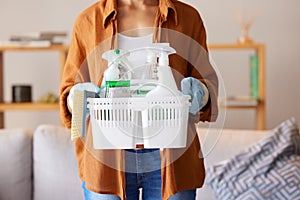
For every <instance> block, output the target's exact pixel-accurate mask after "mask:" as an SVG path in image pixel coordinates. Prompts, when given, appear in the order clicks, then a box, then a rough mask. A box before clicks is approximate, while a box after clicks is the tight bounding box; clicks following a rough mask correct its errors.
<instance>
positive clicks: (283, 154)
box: [206, 118, 300, 200]
mask: <svg viewBox="0 0 300 200" xmlns="http://www.w3.org/2000/svg"><path fill="white" fill-rule="evenodd" d="M299 163H300V135H299V130H298V127H297V125H296V120H295V119H294V118H291V119H289V120H287V121H285V122H283V123H282V124H280V125H279V126H278V127H277V128H275V129H273V130H272V132H271V133H270V134H269V135H268V136H267V137H265V138H263V139H262V140H260V141H258V142H256V143H254V144H253V145H251V146H250V147H249V148H247V149H245V150H244V151H242V152H240V153H238V154H236V155H235V156H233V157H232V158H230V159H228V160H225V161H223V162H220V163H218V164H214V165H212V166H211V167H209V168H208V170H207V180H206V184H208V185H209V186H210V187H211V188H212V190H213V191H214V193H215V195H216V197H217V199H220V200H223V199H226V200H231V199H232V200H233V199H234V200H239V199H297V198H299V196H300V164H299Z"/></svg>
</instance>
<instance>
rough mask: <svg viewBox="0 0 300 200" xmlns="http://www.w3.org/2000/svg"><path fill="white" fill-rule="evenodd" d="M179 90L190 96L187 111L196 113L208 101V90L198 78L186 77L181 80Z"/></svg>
mask: <svg viewBox="0 0 300 200" xmlns="http://www.w3.org/2000/svg"><path fill="white" fill-rule="evenodd" d="M181 92H182V93H183V94H184V95H190V96H191V106H190V108H189V112H190V113H192V114H194V115H196V114H197V113H198V112H199V111H200V110H201V108H202V107H203V106H205V105H206V103H207V101H208V90H207V88H206V86H205V85H204V84H203V83H201V82H200V81H199V80H198V79H195V78H193V77H187V78H184V79H182V81H181Z"/></svg>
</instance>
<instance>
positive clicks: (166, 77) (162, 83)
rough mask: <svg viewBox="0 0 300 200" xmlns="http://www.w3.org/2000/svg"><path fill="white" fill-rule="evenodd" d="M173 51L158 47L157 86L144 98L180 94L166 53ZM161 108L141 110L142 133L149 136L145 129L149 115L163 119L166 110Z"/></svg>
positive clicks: (165, 47)
mask: <svg viewBox="0 0 300 200" xmlns="http://www.w3.org/2000/svg"><path fill="white" fill-rule="evenodd" d="M172 53H175V50H174V49H173V48H171V47H169V46H162V48H160V53H159V58H158V67H157V76H158V83H157V86H156V87H155V88H154V89H153V90H151V91H149V92H148V93H147V94H146V96H145V98H148V100H149V101H150V100H153V99H154V100H155V98H156V97H162V96H165V97H174V96H182V94H181V92H180V91H179V90H178V89H177V85H176V82H175V79H174V76H173V73H172V70H171V67H170V66H169V58H168V55H169V54H172ZM162 110H163V109H161V108H154V110H153V111H154V112H152V111H151V114H150V113H149V109H146V110H143V111H142V124H143V128H145V132H144V134H145V135H146V136H147V137H151V135H150V132H148V131H147V127H149V126H150V123H151V122H150V121H151V120H149V116H150V115H152V117H150V118H152V120H153V115H154V120H163V119H164V117H165V116H163V115H168V114H167V113H166V112H163V111H162Z"/></svg>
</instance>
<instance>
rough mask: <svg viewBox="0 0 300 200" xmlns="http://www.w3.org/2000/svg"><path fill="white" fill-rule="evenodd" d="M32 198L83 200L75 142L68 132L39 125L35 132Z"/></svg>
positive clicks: (50, 126) (42, 199) (51, 126)
mask: <svg viewBox="0 0 300 200" xmlns="http://www.w3.org/2000/svg"><path fill="white" fill-rule="evenodd" d="M33 148H34V152H33V162H34V199H35V200H53V199H55V200H68V199H72V200H82V199H83V192H82V188H81V181H80V179H79V177H78V172H77V160H76V157H75V149H74V143H73V142H72V141H71V137H70V131H69V130H67V129H66V128H63V127H58V126H53V125H40V126H39V127H38V128H37V129H36V130H35V133H34V140H33Z"/></svg>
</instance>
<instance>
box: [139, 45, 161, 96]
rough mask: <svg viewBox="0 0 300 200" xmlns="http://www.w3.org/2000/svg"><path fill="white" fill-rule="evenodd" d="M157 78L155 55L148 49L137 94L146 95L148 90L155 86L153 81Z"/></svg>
mask: <svg viewBox="0 0 300 200" xmlns="http://www.w3.org/2000/svg"><path fill="white" fill-rule="evenodd" d="M157 79H158V77H157V55H156V52H154V51H153V50H148V51H147V57H146V62H145V65H144V70H143V74H142V76H141V79H140V83H139V86H138V89H137V94H138V95H146V94H147V93H148V92H149V91H150V90H152V89H154V88H155V86H156V85H155V84H154V83H155V82H156V81H157Z"/></svg>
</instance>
